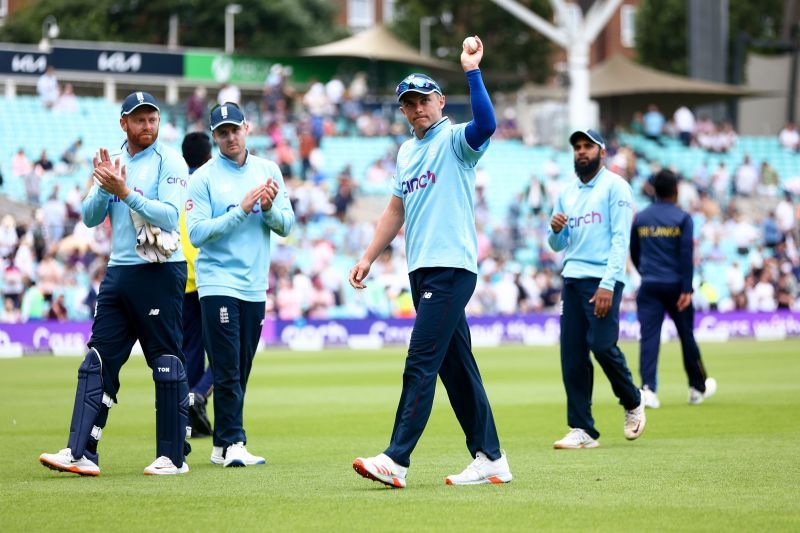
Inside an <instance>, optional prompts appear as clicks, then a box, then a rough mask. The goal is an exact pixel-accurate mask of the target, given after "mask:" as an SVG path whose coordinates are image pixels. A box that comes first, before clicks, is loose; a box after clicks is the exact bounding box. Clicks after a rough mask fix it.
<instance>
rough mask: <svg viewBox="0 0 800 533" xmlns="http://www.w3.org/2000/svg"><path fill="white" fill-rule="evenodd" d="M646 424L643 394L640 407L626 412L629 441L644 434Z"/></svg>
mask: <svg viewBox="0 0 800 533" xmlns="http://www.w3.org/2000/svg"><path fill="white" fill-rule="evenodd" d="M646 422H647V417H646V416H645V414H644V394H642V399H641V401H640V402H639V406H638V407H634V408H633V409H630V410H627V409H626V410H625V429H624V433H625V438H626V439H628V440H636V439H638V438H639V437H640V436H641V434H642V432H644V425H645V423H646Z"/></svg>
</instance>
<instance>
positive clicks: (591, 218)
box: [567, 211, 603, 228]
mask: <svg viewBox="0 0 800 533" xmlns="http://www.w3.org/2000/svg"><path fill="white" fill-rule="evenodd" d="M602 223H603V216H602V215H601V214H600V213H598V212H597V211H592V212H591V213H586V214H585V215H581V216H579V217H569V219H568V220H567V224H568V225H569V227H570V228H579V227H581V226H586V225H588V224H602Z"/></svg>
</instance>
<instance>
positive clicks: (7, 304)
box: [0, 297, 22, 324]
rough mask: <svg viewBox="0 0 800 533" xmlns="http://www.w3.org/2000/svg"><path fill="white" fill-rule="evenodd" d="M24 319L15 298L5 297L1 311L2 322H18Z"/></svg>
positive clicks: (0, 318) (0, 321)
mask: <svg viewBox="0 0 800 533" xmlns="http://www.w3.org/2000/svg"><path fill="white" fill-rule="evenodd" d="M21 320H22V316H21V313H20V311H19V309H18V307H17V305H16V304H14V300H12V299H11V298H10V297H6V298H4V299H3V310H2V311H0V323H3V324H16V323H17V322H20V321H21Z"/></svg>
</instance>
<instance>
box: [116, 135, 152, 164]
mask: <svg viewBox="0 0 800 533" xmlns="http://www.w3.org/2000/svg"><path fill="white" fill-rule="evenodd" d="M158 142H159V141H158V139H156V140H155V141H154V142H153V144H151V145H150V146H148V147H147V148H145V149H144V150H142V151H141V152H137V153H136V155H131V154H130V152H128V139H125V140H124V141H122V146H121V147H120V148H121V149H122V153H123V154H126V155H127V156H128V157H129V158H130V159H133V158H134V157H139V156H143V155H145V154H147V153H150V152H155V150H156V145H157V144H158Z"/></svg>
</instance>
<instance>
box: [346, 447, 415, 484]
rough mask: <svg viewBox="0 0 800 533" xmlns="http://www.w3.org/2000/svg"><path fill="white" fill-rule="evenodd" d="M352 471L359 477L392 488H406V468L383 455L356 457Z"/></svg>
mask: <svg viewBox="0 0 800 533" xmlns="http://www.w3.org/2000/svg"><path fill="white" fill-rule="evenodd" d="M353 470H355V471H356V472H358V473H359V474H360V475H361V476H363V477H365V478H367V479H372V480H373V481H378V482H380V483H383V484H384V485H388V486H390V487H392V488H396V489H402V488H404V487H405V486H406V474H407V473H408V468H406V467H405V466H400V465H399V464H397V463H395V462H394V461H393V460H392V458H391V457H389V456H388V455H386V454H385V453H381V454H379V455H376V456H375V457H356V459H355V461H353Z"/></svg>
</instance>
